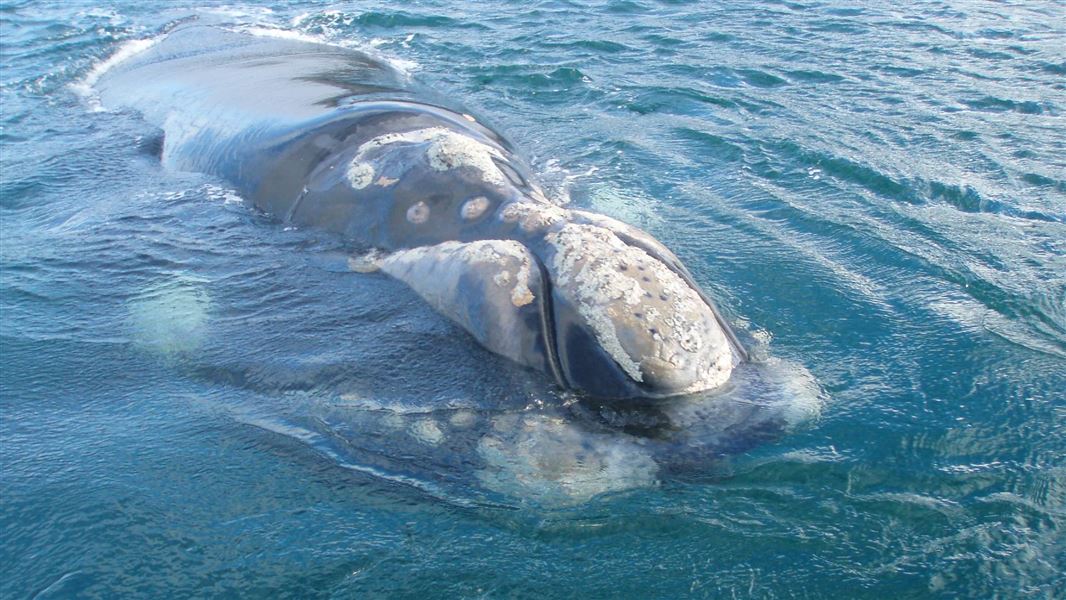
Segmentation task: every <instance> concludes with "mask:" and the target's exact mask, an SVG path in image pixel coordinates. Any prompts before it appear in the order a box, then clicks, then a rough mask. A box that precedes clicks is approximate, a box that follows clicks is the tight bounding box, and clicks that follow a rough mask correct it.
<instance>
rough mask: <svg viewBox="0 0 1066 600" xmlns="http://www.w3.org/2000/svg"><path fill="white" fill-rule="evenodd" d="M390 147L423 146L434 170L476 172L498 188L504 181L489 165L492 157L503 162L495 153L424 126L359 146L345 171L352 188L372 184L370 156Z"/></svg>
mask: <svg viewBox="0 0 1066 600" xmlns="http://www.w3.org/2000/svg"><path fill="white" fill-rule="evenodd" d="M391 144H409V145H413V144H419V145H425V146H426V151H425V152H426V161H427V162H428V163H429V166H430V168H432V169H434V170H436V171H449V170H451V169H458V168H460V167H466V168H470V169H473V170H475V171H477V172H478V173H480V174H481V178H482V179H483V180H484V181H485V182H486V183H491V184H493V185H500V186H502V185H504V183H505V181H506V180H505V179H504V175H503V173H502V172H501V171H500V169H499V167H497V166H496V163H495V162H493V158H497V159H501V160H502V159H503V155H502V154H500V151H499V150H497V149H496V148H493V147H492V146H489V145H487V144H484V143H482V142H479V141H478V140H476V139H474V138H472V137H470V136H467V135H463V134H461V133H458V132H456V131H452V130H451V129H448V128H445V127H427V128H425V129H415V130H413V131H405V132H402V133H387V134H385V135H381V136H378V137H376V138H373V139H371V140H369V141H367V142H365V143H363V145H361V146H359V149H358V150H357V151H356V153H355V157H354V158H353V159H352V162H351V164H350V165H349V167H348V171H347V174H348V182H349V183H350V184H351V186H352V187H353V188H355V189H363V188H365V187H366V186H368V185H370V184H371V182H373V181H374V175H375V169H374V165H373V162H372V159H369V158H370V155H371V154H372V153H373V152H375V151H377V150H379V149H381V148H383V147H385V146H388V145H391ZM368 159H369V160H368Z"/></svg>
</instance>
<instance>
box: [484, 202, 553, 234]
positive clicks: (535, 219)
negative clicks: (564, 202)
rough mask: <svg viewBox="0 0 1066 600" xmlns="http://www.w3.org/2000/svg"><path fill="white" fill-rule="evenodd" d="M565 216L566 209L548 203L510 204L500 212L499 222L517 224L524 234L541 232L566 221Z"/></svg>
mask: <svg viewBox="0 0 1066 600" xmlns="http://www.w3.org/2000/svg"><path fill="white" fill-rule="evenodd" d="M567 216H568V215H567V211H566V209H564V208H559V207H558V206H556V205H554V204H550V203H543V204H531V203H529V202H512V203H511V204H508V205H507V206H506V207H504V209H503V210H502V211H501V212H500V220H502V221H503V222H504V223H518V224H519V226H520V227H521V228H522V230H523V231H525V232H526V233H534V232H537V231H543V230H545V229H547V228H548V227H551V226H552V225H555V224H556V223H560V222H562V221H565V220H567Z"/></svg>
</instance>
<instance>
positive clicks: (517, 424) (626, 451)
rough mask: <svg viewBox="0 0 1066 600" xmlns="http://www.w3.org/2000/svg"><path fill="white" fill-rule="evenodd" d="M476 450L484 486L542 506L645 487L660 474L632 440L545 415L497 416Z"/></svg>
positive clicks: (581, 500)
mask: <svg viewBox="0 0 1066 600" xmlns="http://www.w3.org/2000/svg"><path fill="white" fill-rule="evenodd" d="M477 451H478V454H479V455H480V456H481V459H482V460H484V461H485V467H484V468H483V469H482V470H481V471H479V472H478V478H479V479H480V480H481V482H482V483H483V484H484V485H485V486H486V487H488V488H490V489H493V490H495V491H498V492H500V493H503V494H507V495H509V496H515V497H521V498H526V499H530V500H533V501H535V502H538V503H541V504H547V505H567V504H576V503H580V502H584V501H586V500H588V499H590V498H592V497H594V496H597V495H599V494H604V493H608V492H617V491H622V490H628V489H634V488H640V487H650V486H653V485H655V484H656V482H657V477H658V470H659V466H658V465H657V464H656V462H655V461H654V460H653V459H652V457H651V454H650V453H649V452H648V451H647V450H646V449H645V448H644V447H642V445H641V444H640V443H639V441H638V440H637V439H635V438H631V437H629V436H626V435H607V434H598V433H590V432H587V431H584V430H582V429H580V428H579V427H578V426H576V425H574V424H573V423H571V422H569V421H567V420H565V419H562V418H559V417H555V416H548V415H538V414H531V415H525V416H514V415H503V416H501V417H498V418H497V419H495V420H494V422H493V432H492V433H490V434H489V435H486V436H485V437H483V438H481V440H480V441H479V442H478V446H477Z"/></svg>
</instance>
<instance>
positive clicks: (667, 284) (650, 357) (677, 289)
mask: <svg viewBox="0 0 1066 600" xmlns="http://www.w3.org/2000/svg"><path fill="white" fill-rule="evenodd" d="M545 240H546V241H547V242H548V243H549V244H550V245H551V247H552V249H553V255H552V259H551V263H550V265H549V268H550V270H551V272H552V274H553V285H554V288H555V289H556V290H558V291H559V293H561V294H563V295H564V296H566V297H567V298H568V299H569V300H570V301H571V303H572V304H573V305H574V306H575V307H576V309H577V311H578V312H579V313H580V314H581V316H582V317H583V318H584V319H585V321H586V322H587V323H588V325H589V327H590V328H591V329H592V331H593V333H594V334H595V336H596V339H597V341H599V343H600V345H601V346H602V347H603V349H604V350H605V351H606V352H607V353H608V354H610V355H611V358H613V359H614V361H615V362H617V363H618V365H619V366H620V367H621V368H622V369H623V370H624V371H625V372H626V374H628V375H629V376H630V377H631V378H632V379H633V380H635V381H638V382H645V383H648V384H650V385H653V386H659V387H664V388H667V389H666V390H665V391H666V392H667V393H682V392H689V391H699V390H704V389H710V388H713V387H717V386H719V385H721V384H722V383H724V382H725V381H726V380H727V379H728V378H729V373H730V370H731V368H732V366H733V356H732V351H731V350H730V348H729V344H728V342H727V341H726V338H725V335H724V333H723V332H722V330H721V328H720V327H719V326H718V325H717V322H716V321H715V320H714V315H713V313H712V312H711V309H710V307H708V306H707V305H706V303H704V302H703V300H702V299H701V298H700V296H699V294H698V293H697V292H696V291H695V290H693V289H692V288H691V287H689V286H688V285H687V284H686V283H685V282H684V280H682V279H681V277H680V276H678V275H677V274H676V273H674V272H673V271H671V270H670V269H669V268H668V267H667V266H666V265H664V264H663V263H662V262H660V261H659V260H657V259H655V258H654V257H652V256H651V255H649V254H648V253H646V252H645V251H643V250H641V249H639V248H636V247H634V246H630V245H628V244H626V243H625V242H623V241H622V240H621V239H619V238H618V236H616V235H615V234H614V233H612V232H611V231H609V230H608V229H605V228H603V227H597V226H595V225H582V224H574V223H568V224H566V225H564V226H562V227H561V228H559V229H557V230H555V231H552V232H550V233H548V234H547V235H546V236H545Z"/></svg>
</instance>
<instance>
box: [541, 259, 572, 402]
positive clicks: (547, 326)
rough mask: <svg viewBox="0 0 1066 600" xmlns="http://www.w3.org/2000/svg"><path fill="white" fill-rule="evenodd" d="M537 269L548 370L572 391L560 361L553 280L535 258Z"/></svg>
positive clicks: (556, 380)
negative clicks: (538, 272)
mask: <svg viewBox="0 0 1066 600" xmlns="http://www.w3.org/2000/svg"><path fill="white" fill-rule="evenodd" d="M533 262H534V263H536V265H537V269H538V270H539V271H540V282H541V283H540V292H541V294H540V297H541V302H540V328H541V331H543V332H544V353H545V354H546V355H547V356H546V358H547V361H546V362H547V363H548V368H549V370H550V371H551V374H552V377H553V378H554V379H555V383H556V384H558V385H559V387H561V388H563V389H564V390H567V389H571V386H570V384H569V382H568V381H567V379H566V375H565V373H564V371H563V365H562V362H560V360H559V347H558V336H557V335H556V330H555V306H554V305H555V302H554V300H553V299H552V298H553V296H552V280H551V274H550V273H549V272H548V268H547V267H546V266H544V263H543V262H542V261H541V260H540V259H539V258H537V257H536V256H534V257H533Z"/></svg>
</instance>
